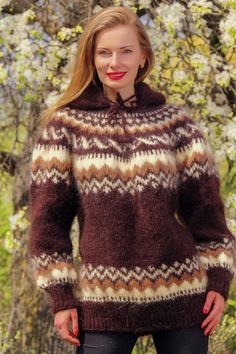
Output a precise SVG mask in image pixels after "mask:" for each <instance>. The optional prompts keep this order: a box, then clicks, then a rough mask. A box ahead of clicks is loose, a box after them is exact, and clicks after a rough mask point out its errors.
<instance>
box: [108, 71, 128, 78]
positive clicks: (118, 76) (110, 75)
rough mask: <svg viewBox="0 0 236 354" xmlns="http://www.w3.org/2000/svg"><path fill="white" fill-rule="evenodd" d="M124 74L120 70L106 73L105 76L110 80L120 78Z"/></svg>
mask: <svg viewBox="0 0 236 354" xmlns="http://www.w3.org/2000/svg"><path fill="white" fill-rule="evenodd" d="M125 74H126V72H120V73H118V72H117V73H107V76H109V78H110V79H111V80H120V79H122V77H124V76H125Z"/></svg>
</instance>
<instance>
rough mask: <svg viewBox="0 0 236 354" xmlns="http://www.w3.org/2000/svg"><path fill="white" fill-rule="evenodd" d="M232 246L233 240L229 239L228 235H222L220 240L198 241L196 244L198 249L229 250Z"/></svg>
mask: <svg viewBox="0 0 236 354" xmlns="http://www.w3.org/2000/svg"><path fill="white" fill-rule="evenodd" d="M233 246H234V242H233V241H232V240H230V239H229V238H228V237H224V238H223V239H222V240H220V242H218V241H209V242H207V243H206V242H198V243H197V244H196V248H197V250H198V251H208V250H215V249H219V248H221V249H225V250H230V249H232V247H233Z"/></svg>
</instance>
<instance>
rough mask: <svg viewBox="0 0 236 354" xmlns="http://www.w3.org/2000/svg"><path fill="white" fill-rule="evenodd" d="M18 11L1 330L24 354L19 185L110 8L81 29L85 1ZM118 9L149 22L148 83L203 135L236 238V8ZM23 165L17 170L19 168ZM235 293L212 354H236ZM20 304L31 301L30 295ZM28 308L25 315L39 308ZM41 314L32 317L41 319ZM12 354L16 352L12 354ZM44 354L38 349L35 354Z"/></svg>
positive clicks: (4, 93)
mask: <svg viewBox="0 0 236 354" xmlns="http://www.w3.org/2000/svg"><path fill="white" fill-rule="evenodd" d="M15 3H17V2H13V1H10V0H0V87H1V94H0V101H1V103H2V104H1V105H0V156H2V154H3V153H4V154H6V155H7V159H6V160H4V161H5V162H4V163H2V166H1V167H2V171H3V172H2V173H1V176H0V187H1V188H0V189H1V195H0V215H1V218H0V234H1V239H0V246H1V257H0V286H1V289H2V294H1V305H0V311H1V314H2V319H3V321H5V322H1V325H0V328H1V341H0V344H1V350H12V353H14V352H18V353H19V350H18V348H16V349H13V348H14V345H15V344H16V343H20V338H19V335H20V334H19V332H15V333H14V334H11V333H10V332H9V331H8V324H7V318H8V317H9V315H10V312H11V308H10V306H11V295H12V294H11V276H12V274H10V273H9V269H10V264H11V263H12V260H13V258H14V257H19V253H20V251H21V249H22V248H24V242H25V240H26V235H27V232H26V231H27V227H28V223H27V203H26V202H25V194H26V192H27V191H25V190H24V188H23V185H24V184H21V182H19V172H20V170H21V169H23V172H24V173H23V174H24V175H25V176H26V177H27V172H26V171H24V165H23V163H24V162H25V161H29V159H30V149H31V147H32V144H33V136H34V135H35V131H36V127H37V124H38V113H39V112H40V110H41V109H43V108H45V106H50V105H51V104H52V103H53V102H54V101H55V100H56V99H57V98H58V97H59V96H60V94H61V92H62V91H63V90H64V89H65V87H66V86H67V84H68V81H69V76H68V75H67V74H68V73H69V72H70V69H71V68H72V65H73V60H74V54H75V51H76V42H77V39H78V37H79V35H80V33H82V32H83V23H84V22H86V20H87V18H86V16H87V13H95V12H97V11H99V10H100V9H101V7H100V6H99V5H95V7H94V8H92V9H88V10H86V11H87V12H86V11H84V13H83V12H82V14H81V18H79V19H78V13H80V12H77V13H76V11H75V15H74V17H73V16H72V13H73V11H71V9H76V6H78V4H80V3H81V4H82V3H83V2H82V1H80V2H76V1H71V2H70V4H67V3H66V6H64V7H63V3H64V2H63V1H60V2H55V1H53V0H38V1H33V2H27V1H25V2H23V1H22V4H21V2H18V3H19V4H18V5H19V7H18V8H17V9H16V8H14V6H15ZM25 3H26V4H28V5H27V6H25ZM95 3H96V2H95ZM112 4H114V5H125V6H130V7H131V8H132V9H133V11H134V12H136V13H137V14H138V15H139V16H140V15H141V14H144V15H145V16H143V17H142V21H143V22H144V23H145V25H146V28H147V30H148V33H149V36H150V38H151V41H152V45H153V48H154V51H155V55H156V63H155V67H154V69H153V71H152V73H151V75H150V76H149V78H147V80H146V81H147V82H148V83H150V84H151V85H152V86H156V87H159V89H160V90H161V91H163V92H165V93H166V96H167V99H168V101H169V103H174V104H178V105H183V106H185V108H186V109H187V110H188V111H189V113H191V115H192V116H193V118H194V119H195V120H196V121H198V123H199V124H200V126H201V127H202V130H203V132H204V134H205V135H206V137H207V139H208V140H209V142H210V144H211V145H212V148H213V150H214V155H215V159H216V163H217V165H218V167H219V172H220V175H221V180H222V184H221V192H222V198H223V201H224V203H225V207H226V217H227V223H228V226H229V228H230V230H231V231H232V232H233V233H236V151H235V143H236V84H235V81H236V65H235V64H236V53H235V48H236V30H235V22H236V2H235V0H214V1H207V0H191V1H162V2H158V1H151V0H143V1H141V0H140V1H137V2H134V1H132V0H127V1H119V0H114V1H113V2H111V5H112ZM135 5H136V6H135ZM65 9H66V10H65ZM46 14H47V16H46ZM147 15H148V16H147ZM69 16H70V17H69ZM71 16H72V17H71ZM45 18H46V19H45ZM71 19H72V20H71ZM63 20H64V22H63ZM58 23H60V26H59V28H58V25H57V24H58ZM1 161H2V160H1ZM9 161H12V165H10V163H9ZM15 165H16V167H17V168H14V167H11V166H15ZM22 166H23V167H22ZM25 185H26V186H27V183H25ZM74 242H76V240H75V241H74ZM17 260H18V258H17ZM20 264H21V265H22V264H25V262H23V261H22V262H20ZM235 287H236V285H235V282H234V283H233V285H232V289H231V295H230V299H229V300H228V303H227V308H226V310H225V316H224V317H223V318H222V320H221V324H220V326H219V327H218V328H217V332H216V334H215V335H214V336H213V337H212V338H211V341H210V345H211V353H212V354H213V353H214V354H218V353H225V354H231V353H234V352H235V351H236V338H235V333H236V332H235V326H236V320H235V317H236V316H235V311H236V306H235V300H234V299H235V298H236V294H235ZM19 294H20V296H25V294H24V292H23V291H22V289H19ZM22 294H23V295H22ZM21 301H22V304H24V306H27V305H26V304H28V303H29V302H27V299H22V300H21ZM35 311H36V310H35V308H34V309H32V313H33V314H35ZM25 331H26V329H25ZM6 338H8V340H7V344H6ZM10 338H11V339H10ZM5 345H8V348H6V347H5V349H4V346H5ZM145 348H146V349H145ZM148 348H149V349H148ZM144 351H145V352H146V353H149V354H151V353H153V352H154V351H153V346H152V343H151V342H150V337H143V338H140V339H139V341H138V343H137V345H136V347H135V349H134V352H135V353H136V354H137V353H143V352H144ZM34 352H36V351H35V350H34V348H32V349H30V350H28V351H27V353H28V354H33V353H34ZM25 353H26V351H25Z"/></svg>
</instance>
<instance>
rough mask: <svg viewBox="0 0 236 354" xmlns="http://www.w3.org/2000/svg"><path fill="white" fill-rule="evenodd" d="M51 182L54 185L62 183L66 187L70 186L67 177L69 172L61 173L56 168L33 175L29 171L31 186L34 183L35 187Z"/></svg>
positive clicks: (39, 171)
mask: <svg viewBox="0 0 236 354" xmlns="http://www.w3.org/2000/svg"><path fill="white" fill-rule="evenodd" d="M48 181H51V182H52V183H54V184H57V183H60V182H64V183H65V184H66V185H70V183H71V180H70V177H69V172H68V171H65V172H63V173H62V172H61V171H58V170H57V169H56V168H52V169H50V170H43V171H41V170H38V171H36V172H35V173H34V172H33V171H31V182H30V183H31V184H32V183H33V182H34V183H35V184H37V185H40V184H44V183H47V182H48Z"/></svg>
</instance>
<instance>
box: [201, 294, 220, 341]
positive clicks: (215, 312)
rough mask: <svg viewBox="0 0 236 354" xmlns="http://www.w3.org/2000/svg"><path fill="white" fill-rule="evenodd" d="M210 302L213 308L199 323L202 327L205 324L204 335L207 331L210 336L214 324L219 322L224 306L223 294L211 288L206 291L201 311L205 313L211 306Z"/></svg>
mask: <svg viewBox="0 0 236 354" xmlns="http://www.w3.org/2000/svg"><path fill="white" fill-rule="evenodd" d="M212 304H213V308H212V310H211V312H210V313H209V315H208V316H207V317H206V318H205V320H204V321H203V322H202V325H201V327H202V328H203V327H205V326H206V325H207V327H206V329H205V331H204V334H205V336H206V335H207V334H208V333H209V335H210V336H211V335H212V333H213V332H214V330H215V328H216V326H217V325H218V323H219V322H220V319H221V316H222V314H223V311H224V307H225V299H224V298H223V296H222V295H221V294H220V293H218V292H216V291H213V290H211V291H209V292H208V293H207V297H206V302H205V304H204V307H203V313H207V312H208V311H209V309H210V308H211V305H212Z"/></svg>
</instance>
